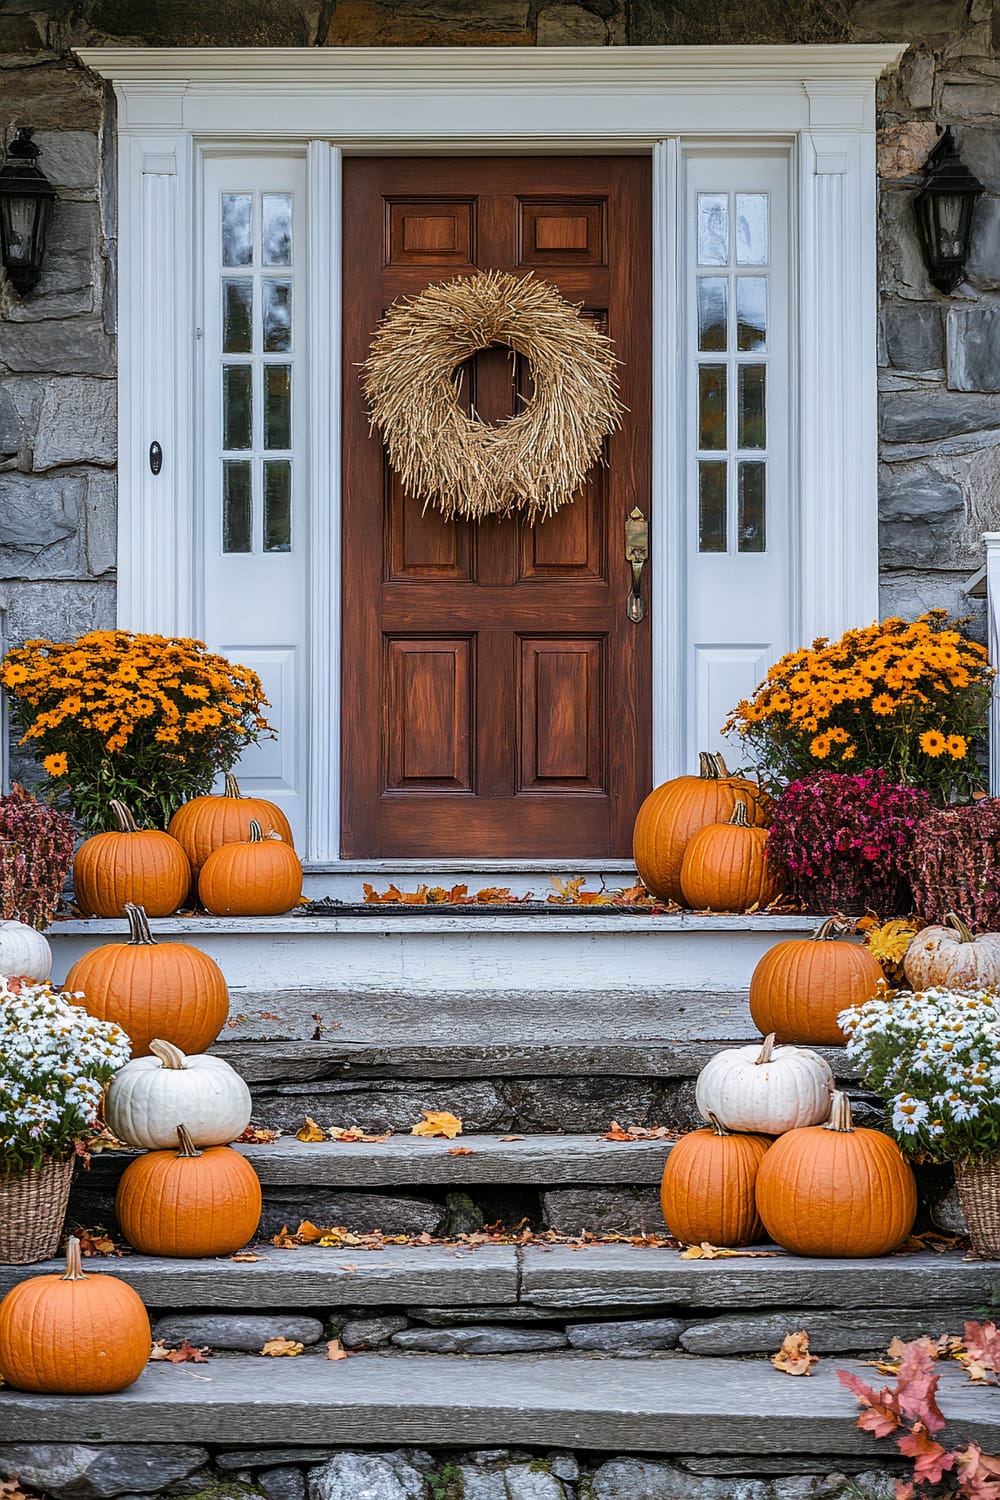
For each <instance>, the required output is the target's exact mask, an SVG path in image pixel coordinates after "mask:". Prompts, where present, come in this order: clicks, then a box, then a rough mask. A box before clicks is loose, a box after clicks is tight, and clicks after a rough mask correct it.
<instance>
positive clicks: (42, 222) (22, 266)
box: [0, 129, 56, 297]
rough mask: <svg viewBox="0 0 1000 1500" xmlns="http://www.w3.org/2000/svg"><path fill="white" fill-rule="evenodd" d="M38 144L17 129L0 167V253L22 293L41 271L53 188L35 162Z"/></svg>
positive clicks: (8, 273)
mask: <svg viewBox="0 0 1000 1500" xmlns="http://www.w3.org/2000/svg"><path fill="white" fill-rule="evenodd" d="M38 154H39V152H38V147H37V146H36V145H35V143H34V141H33V140H32V139H31V131H30V130H23V129H22V130H18V131H16V132H15V134H14V139H13V140H12V141H11V143H10V145H9V146H8V147H7V159H6V161H5V162H4V165H3V167H2V168H0V256H2V258H3V264H4V269H5V271H6V272H7V275H8V276H9V277H10V282H11V285H12V286H13V288H14V290H15V291H16V292H18V293H19V294H20V295H21V296H22V297H23V296H24V294H25V293H26V292H30V291H31V290H32V288H33V287H34V286H35V285H36V283H37V281H38V278H39V276H40V275H41V271H42V256H43V255H44V253H45V236H46V234H47V232H48V227H49V220H50V219H51V217H52V205H53V203H54V202H55V199H56V190H55V188H54V187H53V186H52V184H51V182H49V180H48V178H47V177H46V176H45V173H44V172H42V171H41V170H40V168H38V167H36V166H35V162H36V160H37V158H38Z"/></svg>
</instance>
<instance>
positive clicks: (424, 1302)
mask: <svg viewBox="0 0 1000 1500" xmlns="http://www.w3.org/2000/svg"><path fill="white" fill-rule="evenodd" d="M764 1252H767V1253H764ZM255 1253H256V1254H257V1256H258V1257H259V1258H258V1259H257V1260H254V1261H234V1260H231V1259H228V1258H225V1259H219V1260H179V1259H171V1258H167V1257H158V1256H147V1255H133V1254H129V1255H124V1256H122V1257H121V1258H112V1259H104V1258H101V1259H100V1260H96V1259H95V1260H88V1261H87V1262H86V1263H85V1269H86V1270H87V1272H88V1273H93V1274H100V1273H108V1274H110V1275H113V1276H118V1277H121V1279H122V1280H124V1281H127V1282H129V1283H130V1285H132V1286H134V1287H135V1289H136V1290H137V1291H138V1292H139V1294H140V1296H141V1297H142V1299H143V1301H144V1302H145V1303H146V1304H147V1306H149V1307H157V1308H178V1307H203V1308H215V1309H223V1308H233V1309H242V1308H248V1309H249V1308H282V1307H287V1308H291V1307H295V1308H303V1307H315V1308H323V1307H336V1306H343V1305H348V1304H349V1305H352V1306H353V1305H357V1306H364V1307H377V1306H384V1307H397V1308H398V1307H407V1306H412V1307H427V1308H432V1307H441V1308H451V1309H455V1310H456V1312H457V1311H458V1310H459V1309H461V1308H474V1307H479V1306H489V1307H491V1308H493V1309H495V1310H496V1312H497V1316H498V1317H499V1318H502V1317H503V1316H505V1312H504V1310H505V1309H517V1308H534V1309H537V1310H539V1312H540V1313H541V1314H543V1315H550V1316H551V1318H552V1319H553V1320H558V1319H559V1318H561V1317H563V1316H565V1315H566V1314H567V1313H573V1314H574V1315H575V1314H577V1313H579V1312H582V1311H585V1310H587V1309H594V1310H599V1311H602V1312H604V1311H606V1310H607V1309H609V1308H616V1309H617V1308H640V1309H648V1308H653V1307H671V1308H676V1309H679V1310H682V1311H683V1310H689V1309H691V1310H699V1309H710V1310H712V1311H718V1312H724V1313H726V1314H734V1313H735V1314H738V1315H740V1317H746V1316H747V1315H748V1313H749V1312H751V1311H753V1310H755V1309H756V1310H761V1311H762V1313H766V1312H767V1310H769V1309H781V1308H786V1309H795V1310H796V1311H799V1310H808V1309H834V1310H846V1311H848V1312H852V1311H854V1310H860V1311H864V1310H866V1309H876V1310H879V1309H884V1308H891V1309H898V1310H900V1311H903V1310H908V1311H910V1312H912V1311H913V1310H920V1309H922V1308H926V1307H929V1306H935V1307H939V1308H949V1307H951V1308H954V1309H956V1312H957V1311H959V1310H964V1313H965V1315H966V1316H971V1315H972V1314H973V1313H974V1311H975V1309H977V1308H981V1307H982V1306H983V1305H984V1304H986V1303H988V1302H989V1300H990V1296H991V1292H992V1290H993V1288H994V1287H995V1286H996V1285H997V1284H998V1278H1000V1267H998V1266H997V1265H996V1264H995V1263H991V1262H988V1261H978V1260H968V1259H966V1258H965V1257H964V1256H963V1255H962V1254H961V1253H960V1252H959V1251H949V1252H947V1253H945V1254H941V1255H938V1254H934V1253H931V1252H930V1251H922V1252H918V1253H916V1254H912V1255H895V1256H882V1257H878V1258H873V1259H858V1260H826V1259H807V1258H804V1257H801V1256H794V1255H786V1254H785V1253H784V1252H783V1251H780V1250H775V1249H774V1247H773V1246H771V1247H769V1246H759V1247H756V1250H755V1253H753V1254H748V1255H745V1256H734V1257H729V1258H725V1259H720V1260H685V1259H683V1258H682V1257H681V1255H680V1253H679V1252H678V1251H676V1250H671V1249H668V1248H666V1247H664V1246H657V1245H631V1244H604V1243H598V1244H587V1245H583V1246H581V1247H573V1246H568V1245H562V1244H546V1243H544V1242H542V1243H538V1244H526V1245H498V1244H493V1243H489V1242H487V1243H481V1244H476V1245H470V1244H467V1243H466V1244H463V1243H457V1244H447V1245H387V1246H386V1247H385V1248H384V1249H382V1250H367V1249H364V1248H362V1247H355V1246H341V1247H336V1248H328V1249H320V1248H318V1247H315V1246H309V1247H301V1248H295V1249H290V1250H279V1249H277V1248H276V1247H274V1246H272V1245H269V1244H265V1245H262V1246H258V1247H257V1250H256V1252H255ZM59 1268H60V1263H59V1262H56V1261H51V1262H43V1263H41V1264H36V1265H29V1266H9V1265H0V1295H2V1294H3V1293H6V1292H7V1291H9V1290H10V1288H11V1287H12V1286H15V1285H17V1284H18V1283H19V1282H21V1281H25V1280H27V1279H29V1278H30V1277H32V1276H38V1275H43V1274H46V1273H50V1272H54V1271H56V1270H58V1269H59ZM942 1315H944V1314H942ZM686 1316H687V1317H688V1321H689V1322H690V1324H691V1326H692V1328H696V1327H697V1328H701V1327H703V1326H704V1323H705V1319H704V1318H703V1317H702V1315H701V1312H700V1311H693V1312H687V1313H686ZM885 1316H887V1314H883V1313H882V1312H881V1311H878V1314H877V1319H878V1321H879V1322H880V1323H881V1321H882V1320H883V1318H884V1317H885ZM734 1321H735V1320H734V1319H733V1318H732V1317H730V1318H729V1322H730V1323H732V1322H734ZM818 1326H819V1325H818ZM938 1331H939V1332H943V1331H945V1330H944V1328H941V1329H939V1330H938ZM953 1331H956V1332H959V1331H960V1328H956V1329H954V1330H953ZM874 1341H875V1344H876V1345H877V1344H878V1342H879V1340H878V1338H875V1340H874ZM695 1342H697V1340H695ZM749 1347H751V1348H753V1347H756V1346H755V1345H752V1344H751V1345H750V1346H749Z"/></svg>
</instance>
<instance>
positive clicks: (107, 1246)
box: [76, 1226, 122, 1255]
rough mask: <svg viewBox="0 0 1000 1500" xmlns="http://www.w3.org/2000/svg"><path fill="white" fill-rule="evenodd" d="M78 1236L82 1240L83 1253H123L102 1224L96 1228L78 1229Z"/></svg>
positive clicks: (81, 1250)
mask: <svg viewBox="0 0 1000 1500" xmlns="http://www.w3.org/2000/svg"><path fill="white" fill-rule="evenodd" d="M76 1236H77V1239H78V1240H79V1241H80V1254H81V1255H121V1253H122V1252H121V1249H120V1247H119V1246H118V1245H116V1244H115V1242H114V1240H113V1239H112V1238H111V1236H110V1235H109V1234H108V1232H107V1230H106V1229H104V1228H102V1227H101V1226H98V1227H97V1228H96V1229H78V1230H77V1231H76Z"/></svg>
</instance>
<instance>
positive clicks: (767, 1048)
mask: <svg viewBox="0 0 1000 1500" xmlns="http://www.w3.org/2000/svg"><path fill="white" fill-rule="evenodd" d="M777 1036H778V1033H777V1032H776V1031H769V1032H768V1034H767V1036H766V1037H765V1038H764V1044H763V1046H762V1047H761V1049H760V1056H759V1057H758V1058H756V1059H755V1060H754V1066H755V1067H760V1065H761V1063H769V1062H770V1061H771V1058H772V1057H773V1055H774V1044H775V1042H776V1040H777Z"/></svg>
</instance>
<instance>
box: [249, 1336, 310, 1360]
mask: <svg viewBox="0 0 1000 1500" xmlns="http://www.w3.org/2000/svg"><path fill="white" fill-rule="evenodd" d="M304 1348H305V1344H300V1343H299V1341H298V1339H268V1341H267V1343H266V1344H265V1345H264V1347H263V1349H262V1350H261V1351H260V1352H261V1354H265V1355H267V1356H268V1358H269V1359H280V1358H281V1356H282V1355H287V1356H288V1357H289V1359H292V1358H294V1356H295V1355H296V1354H301V1353H302V1351H303V1349H304Z"/></svg>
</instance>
